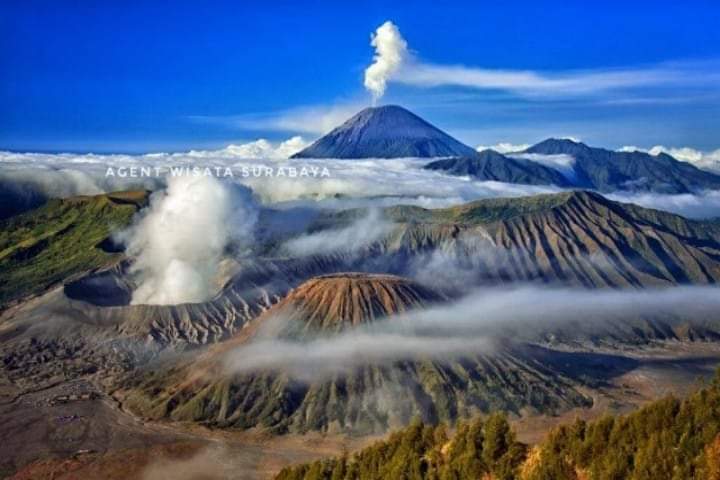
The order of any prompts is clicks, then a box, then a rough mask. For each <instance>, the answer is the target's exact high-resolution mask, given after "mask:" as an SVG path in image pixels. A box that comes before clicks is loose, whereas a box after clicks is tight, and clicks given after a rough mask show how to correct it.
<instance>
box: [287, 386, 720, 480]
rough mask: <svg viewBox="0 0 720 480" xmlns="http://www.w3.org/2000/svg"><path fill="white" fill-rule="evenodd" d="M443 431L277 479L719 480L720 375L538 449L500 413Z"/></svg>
mask: <svg viewBox="0 0 720 480" xmlns="http://www.w3.org/2000/svg"><path fill="white" fill-rule="evenodd" d="M448 430H449V429H448V426H447V425H443V424H441V425H439V426H429V425H424V424H422V423H420V422H415V423H414V424H413V425H411V426H409V427H408V428H406V429H404V430H401V431H399V432H396V433H394V434H392V435H390V437H389V438H388V439H387V440H383V441H380V442H378V443H376V444H375V445H372V446H370V447H368V448H366V449H364V450H361V451H360V452H358V453H356V454H354V455H352V456H344V457H341V458H333V459H327V460H322V461H317V462H314V463H311V464H305V465H299V466H296V467H289V468H286V469H284V470H282V471H281V472H280V474H279V475H278V476H277V477H276V478H277V480H325V479H326V480H364V479H377V478H393V479H407V480H410V479H428V480H430V479H432V480H449V479H454V480H461V479H487V480H491V479H496V480H501V479H520V480H541V479H542V480H545V479H547V480H581V479H587V480H610V479H634V480H665V479H667V480H672V479H678V480H680V479H691V478H693V479H707V480H711V479H712V480H716V479H718V478H720V376H718V377H716V379H715V381H714V382H713V383H712V384H711V385H709V386H708V387H706V388H704V389H702V390H699V391H698V392H696V393H695V394H693V395H691V396H690V397H689V398H687V399H686V400H682V401H681V400H678V399H676V398H673V397H668V398H665V399H662V400H658V401H656V402H654V403H651V404H649V405H648V406H646V407H644V408H642V409H641V410H638V411H637V412H634V413H631V414H628V415H625V416H617V417H613V416H607V417H604V418H601V419H599V420H596V421H593V422H590V423H585V422H583V421H579V420H578V421H576V422H575V423H572V424H569V425H563V426H560V427H558V428H556V429H554V430H553V431H552V432H551V433H550V434H549V436H548V438H547V439H546V440H545V441H543V442H542V443H540V444H539V445H537V446H535V447H533V448H531V449H528V448H527V447H526V446H525V445H523V444H520V443H518V442H517V441H516V440H515V436H514V434H513V432H512V430H511V429H510V427H509V426H508V423H507V421H506V420H505V418H504V417H503V416H502V415H500V414H493V415H490V416H489V417H487V418H485V419H481V418H478V419H475V420H474V421H471V422H467V423H460V424H459V425H458V426H457V428H456V430H455V433H454V435H449V434H448Z"/></svg>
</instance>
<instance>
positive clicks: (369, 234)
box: [283, 208, 393, 256]
mask: <svg viewBox="0 0 720 480" xmlns="http://www.w3.org/2000/svg"><path fill="white" fill-rule="evenodd" d="M392 228H393V224H392V223H391V222H389V221H387V220H386V219H385V218H383V216H382V212H381V211H380V210H379V209H378V208H370V209H369V210H368V211H367V214H366V215H364V216H362V217H360V218H358V219H357V220H355V221H354V222H352V223H350V224H349V225H347V226H346V227H343V228H339V229H331V230H321V231H319V232H315V233H309V234H304V235H301V236H299V237H297V238H293V239H291V240H289V241H287V242H286V243H285V244H284V245H283V248H284V249H285V250H287V251H288V252H289V253H291V254H293V255H297V256H309V255H318V254H323V255H326V254H330V253H334V252H355V251H357V250H360V249H362V248H364V247H366V246H368V245H370V244H371V243H373V242H376V241H378V240H380V239H382V238H383V237H385V236H386V235H388V234H389V233H390V231H391V230H392Z"/></svg>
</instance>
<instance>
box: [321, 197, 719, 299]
mask: <svg viewBox="0 0 720 480" xmlns="http://www.w3.org/2000/svg"><path fill="white" fill-rule="evenodd" d="M383 212H384V216H385V218H386V219H387V220H388V221H392V222H394V223H395V227H394V229H393V230H392V231H391V233H390V234H389V235H388V236H387V237H385V238H383V239H381V240H379V241H378V242H376V243H375V244H373V245H371V246H369V247H368V248H367V250H366V251H365V252H364V254H365V255H367V256H368V257H377V256H378V255H384V256H386V257H388V258H387V261H386V262H385V264H386V265H389V266H390V267H391V268H393V269H394V271H396V272H403V271H408V270H413V269H415V270H417V269H420V270H422V267H423V265H424V264H426V263H431V260H433V256H434V255H440V256H442V258H444V259H445V260H448V261H450V262H451V263H450V264H449V265H452V266H454V267H455V268H459V269H460V270H461V271H463V272H465V273H466V274H467V276H469V277H470V278H472V279H474V280H475V281H477V282H481V283H483V284H488V283H490V284H493V283H512V282H528V281H539V282H543V283H553V284H562V285H573V286H584V287H592V288H595V287H637V288H639V287H649V286H662V285H677V284H714V283H718V282H720V226H719V225H718V224H717V223H716V222H710V221H697V220H689V219H686V218H684V217H681V216H679V215H674V214H671V213H667V212H662V211H659V210H652V209H647V208H642V207H638V206H635V205H632V204H624V203H619V202H615V201H612V200H609V199H607V198H605V197H603V196H602V195H600V194H597V193H592V192H586V191H572V192H562V193H558V194H544V195H536V196H531V197H520V198H500V199H486V200H478V201H475V202H471V203H467V204H464V205H459V206H455V207H450V208H445V209H435V210H432V209H424V208H421V207H415V206H397V207H389V208H386V209H384V211H383ZM362 215H364V213H363V211H361V210H349V211H344V212H340V213H336V214H332V215H329V216H327V217H325V218H323V219H321V220H318V221H317V222H316V225H315V228H318V229H332V228H337V225H347V224H350V223H351V222H352V221H353V220H354V219H355V218H358V217H361V216H362ZM443 279H444V277H443ZM437 287H439V285H437Z"/></svg>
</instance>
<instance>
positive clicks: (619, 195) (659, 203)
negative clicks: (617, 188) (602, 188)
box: [605, 190, 720, 219]
mask: <svg viewBox="0 0 720 480" xmlns="http://www.w3.org/2000/svg"><path fill="white" fill-rule="evenodd" d="M605 196H606V197H607V198H609V199H611V200H615V201H618V202H626V203H634V204H636V205H640V206H642V207H646V208H654V209H656V210H664V211H666V212H672V213H676V214H678V215H682V216H684V217H688V218H697V219H702V218H716V217H720V190H706V191H704V192H698V193H679V194H662V193H652V192H615V193H609V194H606V195H605Z"/></svg>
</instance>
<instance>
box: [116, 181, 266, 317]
mask: <svg viewBox="0 0 720 480" xmlns="http://www.w3.org/2000/svg"><path fill="white" fill-rule="evenodd" d="M256 218H257V209H256V207H255V205H254V203H253V201H252V197H251V195H250V191H249V190H248V189H247V188H245V187H242V186H239V185H236V184H232V183H224V182H221V181H220V180H218V179H216V178H214V177H210V176H201V177H192V176H178V177H171V178H170V179H169V180H168V187H167V190H166V191H161V192H158V193H156V194H154V195H153V197H152V200H151V204H150V206H149V207H148V211H147V213H145V215H144V216H143V217H141V218H140V220H139V221H138V222H137V223H136V224H135V225H133V226H132V227H130V229H129V230H127V231H126V232H124V233H123V234H122V237H123V238H124V239H126V243H127V252H128V254H129V255H130V256H131V257H132V258H134V260H135V261H134V263H133V266H132V272H133V273H134V274H135V275H136V276H137V283H138V286H137V288H136V289H135V291H134V292H133V296H132V303H133V304H159V305H168V304H178V303H192V302H202V301H205V300H208V299H210V298H211V297H212V296H213V295H214V293H215V292H216V289H217V287H216V285H215V278H216V275H217V272H218V267H219V263H220V260H221V257H222V255H223V253H224V251H225V249H226V248H227V247H228V246H229V245H230V244H239V245H240V246H247V245H248V243H249V241H250V239H251V238H252V231H253V227H254V225H255V221H256Z"/></svg>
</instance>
